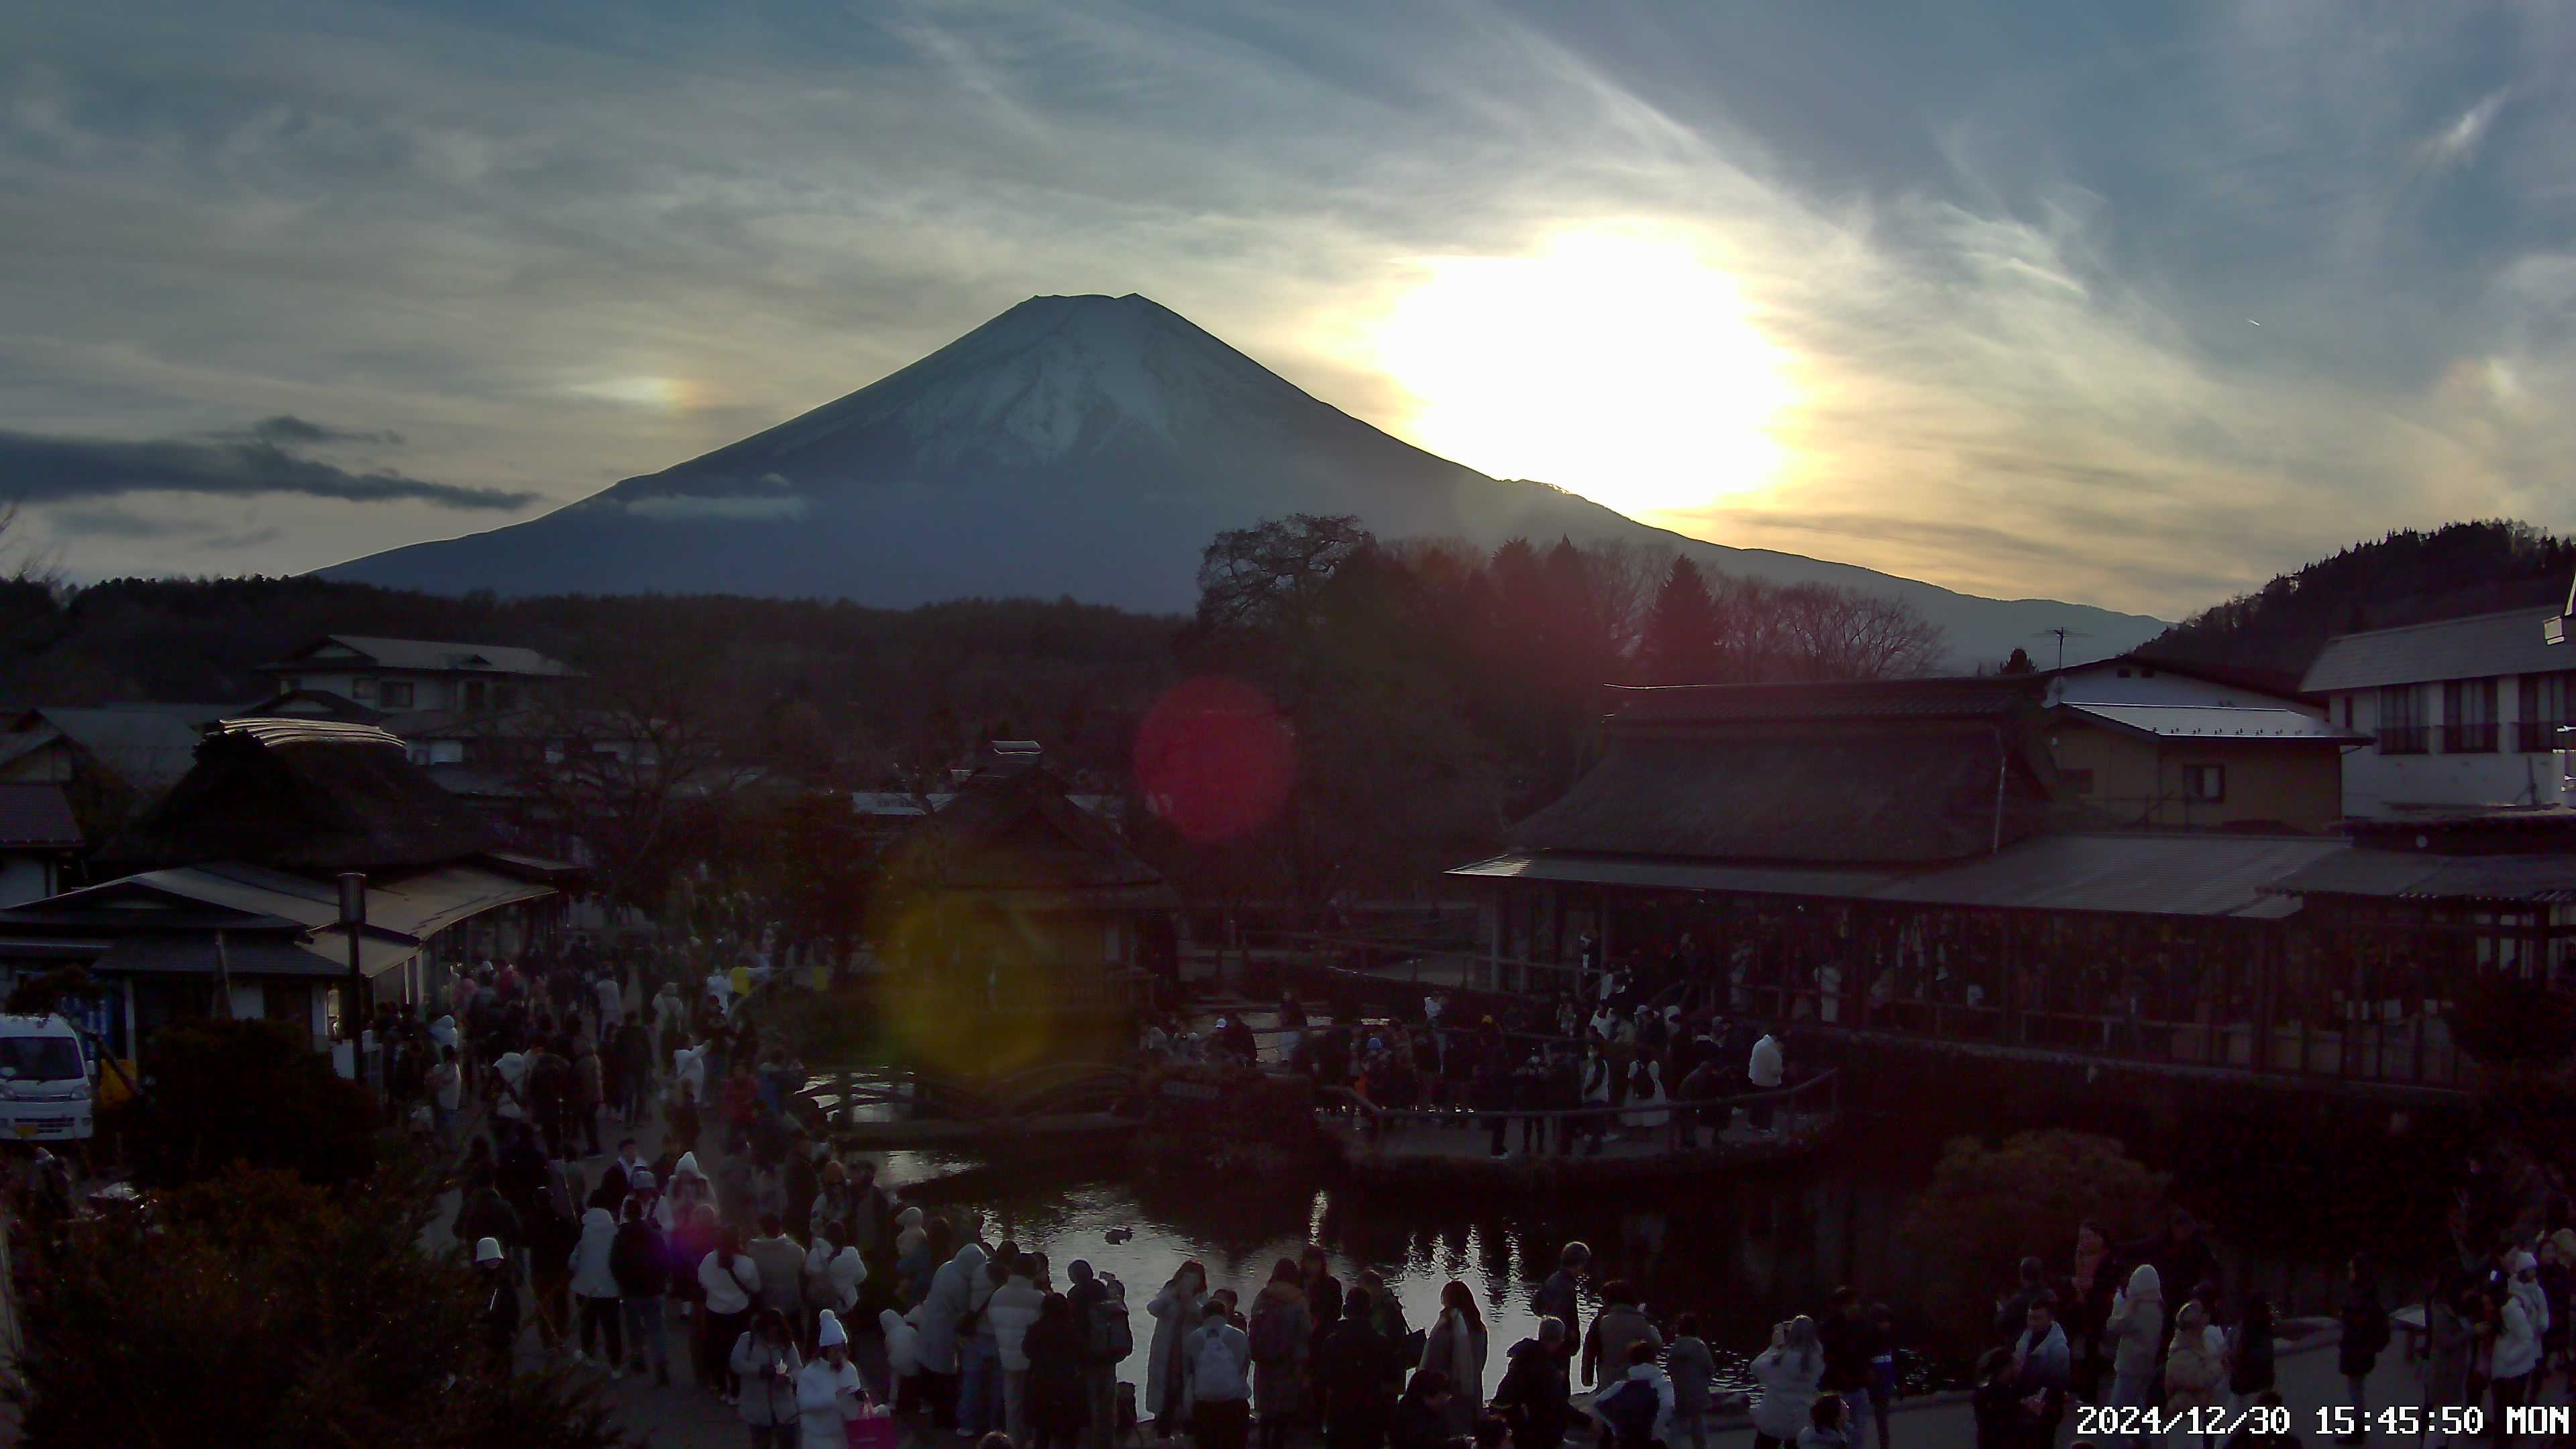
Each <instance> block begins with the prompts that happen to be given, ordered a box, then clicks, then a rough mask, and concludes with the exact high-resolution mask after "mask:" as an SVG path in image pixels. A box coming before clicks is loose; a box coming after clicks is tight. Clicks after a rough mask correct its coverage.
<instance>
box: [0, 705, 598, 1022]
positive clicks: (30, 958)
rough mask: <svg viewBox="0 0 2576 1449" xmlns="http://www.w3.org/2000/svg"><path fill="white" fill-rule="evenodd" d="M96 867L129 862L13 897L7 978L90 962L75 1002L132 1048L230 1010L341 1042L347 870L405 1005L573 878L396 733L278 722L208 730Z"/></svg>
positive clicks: (530, 934) (366, 932) (516, 932)
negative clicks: (67, 886)
mask: <svg viewBox="0 0 2576 1449" xmlns="http://www.w3.org/2000/svg"><path fill="white" fill-rule="evenodd" d="M99 864H100V867H101V869H102V871H107V870H114V871H121V872H123V873H122V874H119V875H117V877H116V878H115V879H112V880H106V881H103V882H101V883H100V884H97V885H93V886H88V887H86V888H83V889H80V890H75V891H69V892H65V893H62V894H58V895H54V896H52V897H49V898H47V899H45V900H41V901H35V902H31V903H28V904H26V905H22V906H18V907H16V908H14V909H10V910H5V911H0V979H7V978H15V977H16V976H20V975H25V974H32V973H36V972H42V971H46V970H50V969H54V968H57V967H62V966H67V965H80V966H85V967H87V968H88V970H89V972H90V974H91V975H92V976H94V977H96V978H98V979H99V981H100V982H101V983H102V984H103V985H104V986H105V988H106V994H105V995H103V996H102V997H101V998H100V999H98V1000H95V1001H91V1002H87V1003H80V1004H77V1008H76V1009H78V1010H80V1011H81V1012H83V1013H85V1014H86V1015H88V1016H89V1017H90V1018H91V1020H90V1024H91V1026H92V1028H93V1029H94V1030H96V1031H97V1032H98V1033H99V1035H100V1036H101V1037H102V1038H103V1039H105V1040H106V1041H107V1042H108V1044H109V1047H110V1050H112V1051H113V1052H115V1053H116V1054H117V1055H119V1056H121V1057H125V1058H128V1059H132V1058H134V1057H135V1056H136V1055H137V1054H138V1052H139V1051H140V1050H141V1049H142V1048H143V1047H144V1046H146V1045H147V1044H148V1043H149V1040H150V1038H151V1035H152V1033H153V1032H154V1031H155V1030H157V1029H158V1028H159V1027H160V1026H162V1025H164V1024H166V1023H168V1022H170V1021H174V1020H179V1019H184V1018H188V1017H197V1016H205V1015H211V1014H216V1013H218V1012H225V1011H228V1012H230V1013H231V1014H232V1015H234V1016H237V1017H239V1016H265V1017H272V1018H276V1019H281V1020H288V1021H293V1022H295V1023H297V1024H298V1025H301V1026H304V1027H306V1028H307V1029H308V1030H310V1031H311V1032H312V1033H313V1036H314V1039H315V1044H316V1046H317V1047H319V1046H321V1045H323V1044H325V1043H327V1042H328V1041H329V1040H330V1039H331V1037H332V1036H333V1035H334V1034H335V1033H336V1031H337V1028H338V1024H339V1019H340V1015H341V1012H342V1011H343V1009H344V1007H345V1002H344V1000H343V996H344V990H345V987H346V985H347V983H348V980H349V960H350V949H351V932H350V931H349V930H347V929H346V928H344V927H343V926H342V925H341V924H340V896H339V887H338V881H337V877H338V876H339V875H341V874H342V873H344V872H357V873H361V874H363V875H364V876H365V878H366V882H365V902H366V920H365V924H364V925H363V926H362V927H360V928H359V929H358V930H357V931H356V933H355V934H356V938H357V939H356V943H355V944H356V950H357V955H358V964H359V967H360V970H361V972H362V973H363V975H364V977H365V978H366V980H367V982H368V983H369V992H370V995H371V998H372V999H373V1000H379V1001H399V1002H406V1003H419V1002H421V1001H423V1000H424V999H425V998H426V997H427V996H428V995H429V994H430V991H431V989H432V987H433V986H434V984H435V983H436V982H437V980H438V979H439V977H440V976H441V974H443V967H444V965H445V964H446V963H449V962H452V961H456V960H461V959H469V958H481V957H484V956H489V955H501V956H507V955H511V954H515V953H516V952H517V951H518V950H520V949H523V948H524V947H525V946H527V945H529V944H530V943H532V942H533V941H534V940H536V939H537V937H539V936H540V935H541V934H543V933H544V932H545V931H546V930H547V929H548V928H549V923H550V920H551V912H552V910H553V908H554V903H555V901H556V899H557V897H558V891H559V888H560V887H561V886H563V885H565V884H568V883H569V882H570V881H571V880H572V879H574V877H575V875H576V874H577V873H576V872H573V871H571V870H570V869H569V868H567V867H564V866H562V865H560V864H558V863H556V862H551V861H544V860H537V859H533V858H530V857H526V856H522V855H517V854H513V853H510V852H508V851H505V850H503V849H501V848H500V840H499V838H498V836H497V835H496V834H495V833H494V832H493V829H492V827H491V825H490V824H489V823H488V822H487V821H486V820H485V819H484V818H483V817H482V816H481V815H480V814H479V813H477V812H476V811H474V810H473V809H472V807H470V806H469V805H466V804H464V803H463V802H460V801H459V800H457V799H456V798H455V797H454V796H452V795H450V794H449V793H448V792H446V791H444V790H442V789H440V788H439V787H438V786H437V785H436V784H434V783H432V782H430V781H429V780H428V779H427V778H426V777H425V776H423V775H422V773H421V772H420V770H419V769H418V768H417V767H415V766H413V765H412V764H411V763H410V762H409V761H408V760H407V759H406V758H405V756H404V750H403V744H402V741H400V740H398V739H396V738H394V737H393V736H391V735H389V734H386V733H384V732H383V731H381V730H377V729H373V728H370V727H367V726H362V725H346V724H325V723H317V722H314V721H310V720H280V719H245V720H228V721H225V722H223V723H221V724H220V725H218V726H217V727H216V728H215V729H213V730H212V731H210V732H209V733H208V734H207V736H206V737H205V739H204V741H203V742H202V743H201V744H200V745H199V747H198V753H197V761H196V764H195V766H194V768H192V769H191V770H190V771H189V772H188V773H187V775H186V776H185V777H184V778H182V779H181V780H180V781H179V783H178V784H177V785H175V786H173V787H172V788H171V791H170V793H169V794H168V795H167V796H165V797H164V798H163V799H162V800H161V801H160V802H159V803H157V804H156V805H154V806H153V807H152V808H151V809H150V810H148V811H146V812H145V813H144V815H143V816H142V817H140V818H139V819H138V820H137V821H136V822H135V824H134V825H133V826H132V827H131V828H130V829H129V830H128V831H127V832H126V833H125V834H124V835H123V836H121V837H119V838H118V839H116V840H115V841H113V842H111V843H110V844H109V845H108V846H107V847H105V849H104V851H103V852H102V859H101V861H100V862H99ZM219 998H220V999H219Z"/></svg>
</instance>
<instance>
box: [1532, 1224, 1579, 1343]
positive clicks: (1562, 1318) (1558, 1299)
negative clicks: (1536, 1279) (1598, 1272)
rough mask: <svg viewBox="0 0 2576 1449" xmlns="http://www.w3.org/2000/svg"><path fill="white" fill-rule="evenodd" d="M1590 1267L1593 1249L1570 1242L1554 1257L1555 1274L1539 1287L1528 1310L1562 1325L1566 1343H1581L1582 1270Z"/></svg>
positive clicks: (1551, 1274)
mask: <svg viewBox="0 0 2576 1449" xmlns="http://www.w3.org/2000/svg"><path fill="white" fill-rule="evenodd" d="M1591 1265H1592V1246H1591V1245H1590V1244H1588V1243H1584V1242H1580V1241H1577V1242H1571V1243H1568V1244H1566V1245H1565V1248H1564V1250H1563V1251H1562V1252H1559V1253H1558V1254H1557V1255H1556V1271H1555V1272H1553V1273H1550V1274H1548V1275H1547V1281H1546V1282H1544V1283H1541V1284H1540V1285H1538V1296H1537V1297H1536V1298H1535V1299H1534V1300H1532V1302H1531V1304H1530V1307H1531V1308H1532V1309H1533V1310H1534V1311H1535V1312H1536V1313H1537V1314H1538V1316H1539V1317H1541V1318H1543V1319H1544V1318H1553V1319H1556V1320H1557V1321H1558V1322H1560V1323H1563V1324H1564V1325H1565V1332H1566V1334H1567V1338H1566V1341H1567V1342H1568V1343H1580V1342H1582V1341H1583V1323H1582V1318H1583V1270H1584V1269H1585V1268H1588V1267H1590V1266H1591Z"/></svg>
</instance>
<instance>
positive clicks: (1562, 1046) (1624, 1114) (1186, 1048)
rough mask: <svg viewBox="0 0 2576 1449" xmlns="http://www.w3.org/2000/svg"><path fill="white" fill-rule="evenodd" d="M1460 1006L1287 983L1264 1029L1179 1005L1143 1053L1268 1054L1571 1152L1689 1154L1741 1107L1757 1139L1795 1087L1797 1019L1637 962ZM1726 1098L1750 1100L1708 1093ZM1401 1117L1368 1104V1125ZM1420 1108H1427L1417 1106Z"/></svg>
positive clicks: (1413, 1105) (1332, 1080) (1504, 1149)
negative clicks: (1325, 1003)
mask: <svg viewBox="0 0 2576 1449" xmlns="http://www.w3.org/2000/svg"><path fill="white" fill-rule="evenodd" d="M1503 1011H1504V1012H1505V1013H1507V1014H1508V1015H1509V1017H1510V1019H1509V1020H1508V1021H1505V1020H1503V1019H1501V1018H1499V1017H1497V1016H1495V1015H1485V1016H1480V1017H1478V1018H1477V1019H1476V1020H1474V1021H1472V1022H1471V1021H1466V1020H1462V1019H1460V1016H1459V1014H1458V1013H1457V1012H1456V1011H1455V1010H1454V1009H1453V1006H1452V1003H1451V999H1450V998H1449V997H1448V996H1446V995H1444V994H1441V993H1438V992H1434V993H1433V994H1431V995H1429V996H1426V997H1425V998H1424V999H1423V1004H1422V1017H1421V1019H1420V1020H1419V1021H1418V1022H1416V1021H1401V1020H1392V1019H1370V1020H1365V1021H1360V1022H1356V1023H1346V1022H1333V1021H1318V1020H1316V1017H1315V1013H1313V1012H1312V1011H1310V1010H1309V1009H1308V1007H1307V1006H1306V1004H1305V1003H1304V1002H1303V1001H1301V1000H1300V999H1299V998H1298V997H1297V996H1296V994H1295V993H1294V992H1293V991H1291V992H1287V993H1283V994H1282V996H1281V997H1280V1000H1279V1005H1278V1008H1277V1013H1276V1020H1277V1023H1278V1024H1277V1025H1276V1026H1275V1027H1273V1028H1270V1029H1269V1032H1268V1033H1267V1034H1268V1035H1271V1036H1272V1037H1274V1038H1276V1041H1275V1043H1274V1044H1273V1045H1272V1046H1271V1047H1270V1048H1268V1049H1267V1050H1265V1049H1264V1048H1263V1047H1262V1046H1261V1044H1260V1037H1261V1035H1262V1034H1263V1033H1259V1032H1256V1031H1255V1029H1254V1028H1253V1027H1252V1026H1251V1024H1250V1022H1249V1021H1248V1020H1247V1019H1246V1018H1244V1017H1243V1016H1241V1015H1233V1016H1227V1017H1220V1018H1218V1019H1217V1021H1216V1022H1215V1024H1214V1026H1213V1028H1212V1029H1211V1030H1210V1031H1208V1032H1206V1033H1200V1032H1198V1031H1195V1030H1193V1029H1191V1028H1190V1026H1189V1025H1188V1024H1187V1023H1186V1022H1184V1021H1182V1020H1180V1019H1178V1018H1161V1019H1157V1020H1154V1021H1150V1022H1148V1023H1147V1024H1146V1026H1145V1029H1144V1032H1143V1037H1142V1041H1141V1047H1142V1050H1143V1052H1144V1054H1145V1055H1146V1057H1147V1058H1149V1059H1151V1060H1156V1061H1163V1062H1171V1063H1229V1062H1230V1063H1235V1064H1238V1065H1244V1066H1251V1065H1256V1064H1261V1063H1265V1062H1266V1063H1269V1064H1272V1065H1275V1066H1279V1067H1283V1068H1285V1069H1286V1070H1289V1071H1294V1072H1299V1073H1302V1074H1304V1075H1306V1076H1308V1077H1310V1078H1311V1079H1313V1080H1314V1081H1315V1082H1316V1084H1317V1085H1318V1086H1320V1087H1324V1088H1328V1089H1338V1090H1340V1091H1346V1092H1348V1093H1349V1094H1350V1096H1351V1099H1352V1100H1355V1101H1356V1102H1358V1103H1360V1104H1362V1105H1363V1106H1364V1108H1367V1109H1383V1110H1385V1111H1392V1112H1398V1113H1402V1112H1423V1111H1433V1112H1443V1113H1448V1114H1452V1115H1453V1117H1454V1119H1455V1120H1453V1121H1451V1122H1449V1123H1447V1124H1446V1125H1449V1126H1453V1127H1456V1128H1459V1129H1465V1128H1467V1127H1469V1126H1470V1125H1471V1123H1472V1125H1476V1126H1480V1127H1481V1128H1482V1129H1483V1130H1484V1131H1485V1132H1486V1134H1487V1137H1488V1139H1489V1141H1488V1148H1489V1151H1490V1154H1491V1155H1492V1156H1494V1157H1497V1158H1502V1157H1508V1156H1510V1155H1512V1153H1513V1151H1514V1150H1515V1149H1514V1143H1515V1142H1517V1144H1518V1145H1517V1150H1518V1151H1519V1152H1520V1153H1521V1154H1522V1155H1524V1156H1536V1155H1540V1154H1546V1153H1554V1154H1557V1155H1566V1154H1571V1153H1572V1152H1574V1151H1575V1150H1576V1149H1577V1147H1578V1145H1579V1146H1580V1147H1581V1148H1582V1150H1584V1151H1585V1152H1587V1153H1599V1152H1601V1151H1603V1150H1604V1148H1605V1146H1606V1144H1608V1143H1610V1142H1615V1141H1621V1140H1633V1141H1642V1142H1648V1143H1652V1144H1655V1145H1657V1146H1665V1147H1670V1148H1672V1149H1674V1150H1677V1151H1687V1150H1691V1149H1694V1148H1698V1147H1704V1146H1707V1145H1709V1144H1710V1143H1712V1142H1713V1141H1714V1140H1715V1138H1716V1137H1717V1136H1719V1135H1720V1134H1723V1133H1725V1132H1727V1131H1728V1130H1730V1128H1731V1127H1732V1126H1733V1125H1734V1123H1735V1121H1736V1119H1737V1115H1738V1113H1739V1112H1740V1113H1741V1114H1742V1117H1743V1120H1744V1126H1745V1129H1746V1130H1747V1131H1749V1132H1751V1133H1752V1134H1754V1135H1756V1136H1761V1135H1771V1134H1773V1133H1775V1131H1776V1126H1775V1124H1776V1122H1777V1118H1778V1112H1779V1104H1778V1102H1777V1101H1776V1100H1772V1099H1766V1098H1765V1097H1764V1095H1763V1094H1766V1093H1772V1092H1776V1091H1778V1090H1779V1089H1781V1088H1782V1087H1784V1086H1786V1085H1788V1084H1789V1077H1788V1057H1787V1051H1788V1032H1787V1031H1786V1030H1785V1029H1784V1028H1782V1027H1780V1026H1777V1025H1772V1024H1769V1023H1765V1022H1762V1021H1760V1020H1758V1019H1755V1018H1753V1017H1749V1016H1740V1015H1739V1016H1735V1017H1732V1018H1730V1017H1728V1016H1726V1015H1725V1014H1724V1013H1723V1012H1722V1010H1721V1006H1720V993H1718V992H1717V991H1715V990H1713V989H1694V988H1693V987H1692V985H1691V983H1688V982H1674V983H1670V984H1668V985H1665V986H1662V987H1659V988H1655V989H1651V990H1650V989H1649V984H1648V983H1647V982H1646V981H1645V980H1644V979H1642V978H1640V977H1639V976H1637V975H1636V974H1634V973H1631V972H1622V971H1602V972H1595V973H1590V974H1588V975H1586V976H1585V977H1584V978H1583V980H1582V982H1581V990H1580V991H1579V992H1576V991H1569V992H1566V993H1564V994H1562V995H1560V996H1558V997H1556V998H1553V999H1536V1000H1531V1001H1527V1002H1522V1003H1518V1004H1515V1005H1513V1006H1508V1007H1505V1008H1503ZM1731 1098H1745V1099H1747V1100H1746V1101H1745V1102H1744V1104H1743V1105H1742V1106H1741V1107H1735V1106H1723V1107H1717V1106H1708V1105H1690V1104H1708V1103H1714V1102H1719V1101H1723V1100H1726V1099H1731ZM1405 1120H1407V1119H1405V1118H1401V1117H1396V1118H1383V1117H1381V1116H1379V1115H1378V1114H1377V1112H1376V1111H1370V1112H1368V1114H1367V1117H1366V1122H1365V1125H1366V1127H1367V1128H1368V1130H1370V1131H1372V1132H1377V1131H1382V1130H1384V1129H1385V1128H1386V1127H1387V1126H1388V1125H1390V1124H1400V1123H1402V1122H1403V1121H1405ZM1416 1120H1418V1119H1416Z"/></svg>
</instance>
